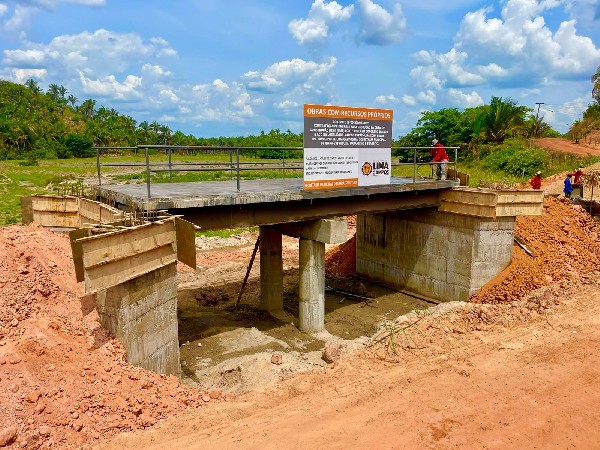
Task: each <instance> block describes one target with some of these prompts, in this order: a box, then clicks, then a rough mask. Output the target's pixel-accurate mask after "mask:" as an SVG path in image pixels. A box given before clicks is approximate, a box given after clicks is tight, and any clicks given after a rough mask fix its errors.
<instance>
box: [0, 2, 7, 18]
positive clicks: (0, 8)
mask: <svg viewBox="0 0 600 450" xmlns="http://www.w3.org/2000/svg"><path fill="white" fill-rule="evenodd" d="M6 11H8V6H6V5H5V4H4V3H0V16H3V15H4V14H6Z"/></svg>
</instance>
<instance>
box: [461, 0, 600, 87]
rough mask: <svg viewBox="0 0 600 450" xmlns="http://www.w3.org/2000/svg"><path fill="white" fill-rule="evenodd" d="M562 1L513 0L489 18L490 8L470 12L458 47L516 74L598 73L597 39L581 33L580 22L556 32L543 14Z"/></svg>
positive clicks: (599, 51) (538, 75) (555, 75)
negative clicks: (577, 26)
mask: <svg viewBox="0 0 600 450" xmlns="http://www.w3.org/2000/svg"><path fill="white" fill-rule="evenodd" d="M563 1H564V0H563ZM560 3H561V1H559V0H546V1H534V0H507V1H506V3H505V4H504V7H503V9H502V11H501V16H500V17H499V18H496V17H489V16H490V15H491V13H492V11H491V10H489V9H480V10H478V11H476V12H472V13H468V14H467V15H466V16H465V17H464V19H463V21H462V23H461V25H460V30H459V32H458V33H457V35H456V37H455V45H456V48H459V49H461V50H463V51H465V52H468V54H469V56H470V57H471V58H472V59H473V60H475V61H480V62H481V63H482V65H485V64H486V63H487V64H489V63H491V62H495V63H497V64H500V65H502V66H503V67H504V68H505V69H506V70H507V71H508V72H509V74H510V75H511V76H513V77H517V76H519V77H523V76H526V77H530V78H535V77H538V78H541V77H543V76H549V77H551V78H555V79H556V78H558V79H560V78H561V77H567V78H570V77H572V76H573V75H574V74H578V75H584V74H589V73H593V72H592V71H593V70H594V69H595V67H596V66H597V65H598V63H599V62H600V49H598V48H596V46H595V44H594V42H593V41H592V39H590V38H589V37H585V36H581V35H578V34H577V30H576V28H575V26H576V22H575V21H574V20H569V21H563V22H562V23H561V24H560V25H559V27H558V30H557V31H556V32H554V33H553V32H552V30H550V28H548V26H547V25H546V22H545V20H544V18H543V16H541V14H542V13H544V12H545V11H548V10H550V9H553V8H556V7H557V6H558V5H559V4H560ZM567 4H569V5H570V4H572V3H569V2H567Z"/></svg>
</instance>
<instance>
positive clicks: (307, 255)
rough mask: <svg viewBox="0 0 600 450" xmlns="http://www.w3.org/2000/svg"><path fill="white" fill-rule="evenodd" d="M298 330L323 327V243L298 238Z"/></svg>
mask: <svg viewBox="0 0 600 450" xmlns="http://www.w3.org/2000/svg"><path fill="white" fill-rule="evenodd" d="M299 291H300V292H299V296H300V314H299V315H300V317H299V322H300V326H299V328H300V330H302V331H306V332H309V333H310V332H314V331H321V330H323V329H324V328H325V243H323V242H317V241H313V240H310V239H304V238H300V286H299Z"/></svg>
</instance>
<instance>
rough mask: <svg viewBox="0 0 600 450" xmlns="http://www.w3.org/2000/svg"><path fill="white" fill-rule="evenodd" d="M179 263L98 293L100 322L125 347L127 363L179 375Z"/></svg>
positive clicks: (97, 301) (97, 305)
mask: <svg viewBox="0 0 600 450" xmlns="http://www.w3.org/2000/svg"><path fill="white" fill-rule="evenodd" d="M176 275H177V264H176V263H172V264H169V265H167V266H163V267H161V268H159V269H156V270H153V271H151V272H149V273H147V274H144V275H140V276H138V277H136V278H134V279H132V280H129V281H126V282H124V283H121V284H118V285H116V286H113V287H110V288H108V289H104V290H102V291H99V292H97V293H96V307H97V309H98V313H99V315H100V322H101V323H102V325H103V326H104V327H105V328H107V329H108V330H109V331H110V332H111V333H112V334H113V335H114V336H115V337H116V338H117V339H118V340H119V341H120V342H121V343H122V344H123V345H124V346H125V349H126V351H127V361H128V362H129V363H131V364H133V365H136V366H141V367H144V368H145V369H148V370H152V371H153V372H157V373H161V374H169V375H176V376H179V374H180V365H179V337H178V327H177V280H176Z"/></svg>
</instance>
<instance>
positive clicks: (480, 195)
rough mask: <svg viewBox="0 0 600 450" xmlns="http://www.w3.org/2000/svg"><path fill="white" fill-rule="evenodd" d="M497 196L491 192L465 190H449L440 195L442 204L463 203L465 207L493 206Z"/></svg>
mask: <svg viewBox="0 0 600 450" xmlns="http://www.w3.org/2000/svg"><path fill="white" fill-rule="evenodd" d="M497 199H498V196H497V195H496V193H495V192H493V191H483V190H482V191H473V190H467V189H451V190H449V191H445V192H442V193H441V194H440V200H441V201H442V202H444V201H448V202H453V203H464V204H467V205H482V206H494V205H495V204H496V201H497Z"/></svg>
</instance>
